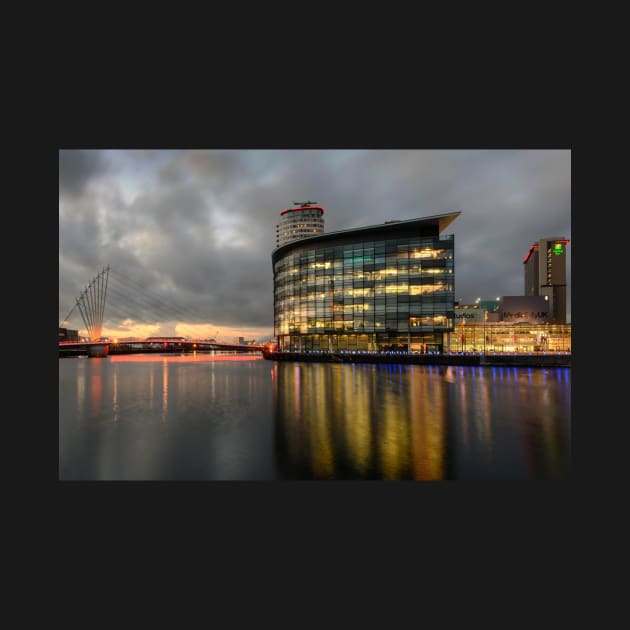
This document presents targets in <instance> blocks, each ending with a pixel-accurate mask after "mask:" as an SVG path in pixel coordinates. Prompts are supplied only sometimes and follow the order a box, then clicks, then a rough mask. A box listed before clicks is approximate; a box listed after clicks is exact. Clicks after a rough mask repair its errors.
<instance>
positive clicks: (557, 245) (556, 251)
mask: <svg viewBox="0 0 630 630" xmlns="http://www.w3.org/2000/svg"><path fill="white" fill-rule="evenodd" d="M553 253H554V254H562V253H564V249H563V247H562V243H554V244H553Z"/></svg>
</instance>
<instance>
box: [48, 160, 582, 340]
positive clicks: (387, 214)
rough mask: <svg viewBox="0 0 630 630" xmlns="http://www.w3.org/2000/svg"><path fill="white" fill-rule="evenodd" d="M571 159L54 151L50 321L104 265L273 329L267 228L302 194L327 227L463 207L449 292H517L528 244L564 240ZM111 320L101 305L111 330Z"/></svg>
mask: <svg viewBox="0 0 630 630" xmlns="http://www.w3.org/2000/svg"><path fill="white" fill-rule="evenodd" d="M570 157H571V156H570V151H566V150H563V151H529V150H527V151H521V150H514V151H505V150H501V151H492V150H462V151H450V150H448V151H447V150H439V151H425V150H418V151H416V150H373V151H357V150H250V151H229V150H225V151H224V150H222V151H215V150H212V151H185V150H181V151H172V150H169V151H140V150H137V151H102V152H101V151H87V152H83V151H74V152H73V151H62V152H60V167H59V168H60V223H59V230H60V231H59V241H60V256H59V271H60V278H59V289H60V293H59V311H60V318H61V317H63V316H64V315H65V314H66V312H67V308H68V305H70V306H71V305H72V304H73V302H74V300H75V299H76V297H77V296H78V295H79V293H80V291H81V290H82V288H83V287H84V286H85V285H86V284H87V282H88V281H89V280H90V279H91V278H92V277H93V276H94V275H95V274H96V273H97V272H98V271H99V270H100V268H102V266H104V265H107V264H109V265H111V267H112V269H116V270H117V271H118V272H119V273H122V274H124V275H125V276H126V277H129V278H132V279H133V280H134V281H137V282H138V283H140V285H141V286H142V287H143V288H144V289H145V290H146V291H151V292H154V294H156V295H162V296H164V299H165V301H168V302H169V303H172V304H177V305H179V306H180V308H181V309H183V310H185V311H186V313H188V314H189V315H191V321H192V320H193V319H194V317H192V314H194V316H195V317H197V318H198V321H210V322H212V323H213V324H215V325H217V326H231V327H243V328H247V327H251V328H260V329H265V330H268V331H269V335H271V333H272V329H273V292H272V288H273V287H272V282H273V275H272V269H271V252H272V250H273V248H274V246H275V225H276V223H277V222H278V220H279V212H280V210H282V209H283V208H286V207H289V206H290V205H291V203H292V202H293V201H303V200H307V199H310V200H314V201H318V202H319V203H320V204H322V205H323V206H325V207H326V215H325V221H326V231H333V230H339V229H347V228H351V227H358V226H363V225H373V224H378V223H383V222H384V221H387V220H390V219H409V218H415V217H422V216H428V215H432V214H438V213H441V212H448V211H455V210H458V211H461V213H462V214H461V216H460V217H459V218H458V219H457V220H456V221H455V222H454V223H452V224H451V226H450V227H449V228H448V230H447V232H448V233H454V234H455V244H456V250H455V251H456V253H455V256H456V278H455V283H456V293H457V297H461V298H462V299H463V300H464V301H473V300H474V299H475V297H478V296H480V297H483V298H484V299H487V298H492V297H495V296H499V295H519V294H522V291H523V269H522V262H523V258H524V257H525V254H526V253H527V250H528V249H529V246H530V245H531V243H532V242H534V241H535V240H538V239H540V238H542V237H545V236H563V237H566V238H571V188H570V170H571V161H570ZM568 251H569V257H568V262H569V282H570V252H571V245H569V248H568ZM131 306H133V305H130V310H132V309H131ZM121 310H122V309H120V308H119V310H118V311H116V312H115V314H116V317H117V318H118V320H121V319H122V317H123V315H124V314H123V313H122V312H121ZM159 314H160V315H162V316H165V311H160V312H159ZM116 317H114V312H113V311H112V324H113V323H114V321H115V320H116ZM78 325H79V326H81V322H80V321H79V322H78ZM81 327H82V326H81Z"/></svg>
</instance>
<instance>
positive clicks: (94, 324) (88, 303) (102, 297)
mask: <svg viewBox="0 0 630 630" xmlns="http://www.w3.org/2000/svg"><path fill="white" fill-rule="evenodd" d="M108 280H109V267H104V268H103V270H102V271H101V272H100V273H98V274H97V275H96V276H95V277H94V278H93V279H92V280H91V281H90V282H89V283H88V285H87V287H85V289H83V291H82V292H81V295H80V296H79V298H78V299H77V300H76V303H75V305H74V306H73V307H72V308H71V309H70V312H69V313H68V314H67V315H66V317H65V318H64V319H63V322H66V321H68V319H69V318H70V315H72V313H73V312H74V309H75V308H78V310H79V313H80V315H81V319H82V320H83V323H84V325H85V327H86V329H87V332H88V336H89V337H90V339H91V340H92V341H96V340H97V339H99V338H100V337H101V335H102V332H103V317H104V316H105V301H106V298H107V285H108Z"/></svg>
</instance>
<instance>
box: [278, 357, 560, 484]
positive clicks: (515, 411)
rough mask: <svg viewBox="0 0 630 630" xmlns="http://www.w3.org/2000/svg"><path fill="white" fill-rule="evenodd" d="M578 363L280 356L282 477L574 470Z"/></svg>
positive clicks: (505, 475) (531, 474)
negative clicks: (565, 366)
mask: <svg viewBox="0 0 630 630" xmlns="http://www.w3.org/2000/svg"><path fill="white" fill-rule="evenodd" d="M568 372H569V370H565V371H559V373H558V374H557V375H556V374H555V371H554V378H553V379H551V378H549V370H531V369H530V370H527V369H517V368H485V369H484V368H468V367H442V368H437V367H433V366H391V365H367V364H365V365H360V364H356V365H334V364H323V363H322V364H317V363H305V364H301V363H295V364H285V363H278V364H277V365H276V366H275V368H274V379H273V381H274V399H275V402H274V404H275V415H276V450H277V457H278V466H279V471H280V476H281V477H283V478H290V479H293V478H298V479H385V480H387V479H417V480H440V479H536V478H565V477H567V476H568V471H569V458H570V443H569V431H568V423H569V421H568V419H569V418H570V401H569V396H568V391H567V388H566V385H565V384H564V383H565V382H566V381H565V379H569V374H568Z"/></svg>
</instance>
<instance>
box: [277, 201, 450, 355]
mask: <svg viewBox="0 0 630 630" xmlns="http://www.w3.org/2000/svg"><path fill="white" fill-rule="evenodd" d="M457 214H459V213H457ZM449 216H452V215H449ZM455 216H456V215H455ZM451 220H452V219H451ZM439 225H440V224H439V223H438V222H435V221H433V222H431V221H427V222H426V223H425V222H424V221H423V220H421V219H417V220H413V221H401V222H398V224H397V225H395V226H391V225H387V224H384V225H383V226H373V227H370V228H360V229H357V230H345V231H342V232H336V233H329V234H326V235H322V236H319V237H314V238H310V239H304V240H302V241H299V242H294V243H291V244H289V245H286V246H284V247H282V248H280V249H278V250H276V252H274V254H273V257H272V260H273V265H274V334H275V336H276V338H277V341H278V350H279V351H303V350H322V351H332V352H334V351H338V350H389V349H392V350H394V349H400V350H408V351H418V352H423V351H435V350H439V351H441V350H443V346H444V334H445V333H447V332H449V331H452V330H454V299H455V298H454V296H455V287H454V277H455V268H454V264H455V261H454V238H453V236H452V235H450V236H440V235H439Z"/></svg>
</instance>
